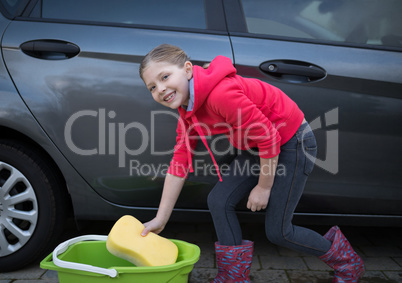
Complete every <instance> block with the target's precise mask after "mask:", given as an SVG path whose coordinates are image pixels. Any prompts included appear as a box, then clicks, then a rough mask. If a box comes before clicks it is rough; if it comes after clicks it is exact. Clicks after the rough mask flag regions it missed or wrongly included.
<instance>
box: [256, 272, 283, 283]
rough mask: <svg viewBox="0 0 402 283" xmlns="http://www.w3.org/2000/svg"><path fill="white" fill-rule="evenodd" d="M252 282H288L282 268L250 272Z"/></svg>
mask: <svg viewBox="0 0 402 283" xmlns="http://www.w3.org/2000/svg"><path fill="white" fill-rule="evenodd" d="M250 279H251V282H253V283H289V282H290V281H289V279H288V278H287V275H286V272H285V271H284V270H260V271H252V272H250Z"/></svg>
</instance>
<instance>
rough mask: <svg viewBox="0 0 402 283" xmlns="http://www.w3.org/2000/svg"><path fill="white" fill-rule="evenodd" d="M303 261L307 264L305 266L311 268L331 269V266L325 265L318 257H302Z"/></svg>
mask: <svg viewBox="0 0 402 283" xmlns="http://www.w3.org/2000/svg"><path fill="white" fill-rule="evenodd" d="M303 259H304V262H305V263H306V264H307V267H308V268H309V269H311V270H326V271H331V270H332V268H331V267H329V266H328V265H326V264H325V263H324V262H323V261H322V260H320V259H319V258H318V257H312V256H309V257H304V258H303Z"/></svg>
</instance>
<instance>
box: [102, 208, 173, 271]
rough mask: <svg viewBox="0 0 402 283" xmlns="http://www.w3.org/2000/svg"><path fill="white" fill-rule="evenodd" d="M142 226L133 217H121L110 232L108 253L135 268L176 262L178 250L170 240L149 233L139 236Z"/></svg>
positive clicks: (107, 242) (107, 244) (107, 245)
mask: <svg viewBox="0 0 402 283" xmlns="http://www.w3.org/2000/svg"><path fill="white" fill-rule="evenodd" d="M144 227H145V226H144V225H143V224H142V223H141V222H140V221H138V220H137V219H136V218H135V217H133V216H130V215H125V216H123V217H121V218H120V219H119V220H118V221H117V222H116V223H115V224H114V226H113V228H112V230H111V231H110V233H109V235H108V237H107V241H106V247H107V249H108V251H109V252H110V253H111V254H113V255H115V256H117V257H120V258H123V259H125V260H128V261H129V262H131V263H133V264H135V265H136V266H161V265H168V264H173V263H175V262H176V259H177V255H178V249H177V246H176V245H175V244H174V243H173V242H172V241H170V240H168V239H166V238H163V237H161V236H159V235H157V234H155V233H152V232H150V233H149V234H148V235H147V236H145V237H143V236H141V232H142V230H144Z"/></svg>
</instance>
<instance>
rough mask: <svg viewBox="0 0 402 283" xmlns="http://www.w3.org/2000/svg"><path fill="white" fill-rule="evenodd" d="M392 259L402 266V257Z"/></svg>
mask: <svg viewBox="0 0 402 283" xmlns="http://www.w3.org/2000/svg"><path fill="white" fill-rule="evenodd" d="M392 259H393V260H395V262H396V263H398V264H399V266H401V267H402V257H393V258H392Z"/></svg>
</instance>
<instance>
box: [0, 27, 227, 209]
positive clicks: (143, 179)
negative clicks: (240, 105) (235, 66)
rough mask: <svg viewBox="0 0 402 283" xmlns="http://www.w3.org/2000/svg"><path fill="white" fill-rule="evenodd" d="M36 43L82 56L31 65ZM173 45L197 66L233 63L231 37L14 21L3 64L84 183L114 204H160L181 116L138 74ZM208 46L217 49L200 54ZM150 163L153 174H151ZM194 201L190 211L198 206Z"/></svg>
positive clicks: (5, 43)
mask: <svg viewBox="0 0 402 283" xmlns="http://www.w3.org/2000/svg"><path fill="white" fill-rule="evenodd" d="M88 34H90V35H91V37H90V39H88V36H87V35H88ZM105 39H107V40H105ZM35 40H58V41H62V42H68V43H72V44H74V45H76V46H78V47H79V48H80V53H79V54H78V55H77V56H76V57H73V58H70V59H60V60H58V59H53V58H47V59H40V58H34V57H30V56H28V55H26V54H25V53H24V52H23V51H22V50H21V49H20V46H21V45H22V44H23V43H26V42H30V41H35ZM139 42H141V44H138V43H139ZM166 42H167V43H172V44H176V45H180V46H182V48H183V49H184V50H186V51H187V52H188V54H191V57H192V59H193V60H195V62H197V61H198V62H208V61H210V60H212V59H213V58H214V57H215V56H216V55H218V54H223V55H225V56H228V57H231V56H232V54H231V46H230V42H229V38H228V37H227V36H222V35H214V34H202V33H198V34H192V33H186V32H174V31H170V32H169V31H163V32H162V31H155V30H144V29H139V28H127V27H104V26H103V27H97V26H93V25H76V24H56V23H41V22H24V21H15V22H12V23H11V24H10V26H9V27H8V29H7V31H6V33H5V35H4V38H3V54H4V60H5V62H6V64H7V66H8V70H9V72H10V74H11V76H12V77H13V80H14V83H15V85H16V87H17V89H18V91H19V93H20V94H21V97H22V98H23V99H24V101H25V103H26V104H27V105H28V107H29V109H30V111H31V112H32V113H33V115H34V116H35V118H36V119H37V120H38V122H39V123H40V124H41V125H42V127H43V129H44V130H45V132H46V133H47V134H48V135H49V137H50V138H51V140H52V141H53V142H54V143H55V144H56V146H57V147H58V148H59V150H60V151H61V152H62V153H63V155H64V156H65V157H66V158H67V159H68V160H69V162H70V163H71V164H72V165H73V166H74V168H75V169H76V170H77V171H78V172H80V174H81V176H83V178H84V179H85V180H86V181H87V182H88V183H89V184H90V185H91V186H92V187H93V188H94V189H95V191H97V193H99V194H100V195H102V196H103V197H104V198H106V199H107V200H109V201H111V202H113V203H117V204H122V205H130V206H145V207H147V206H151V207H156V206H157V204H158V202H159V201H158V197H155V195H159V194H160V191H161V188H162V184H163V182H162V181H161V178H162V177H161V174H162V170H165V171H166V170H167V167H168V164H169V162H170V158H171V155H172V149H173V146H174V144H175V135H172V134H171V133H172V132H173V133H174V132H175V129H176V125H177V118H178V114H177V111H172V110H170V111H169V110H166V109H165V108H162V106H159V105H158V104H157V103H155V102H154V101H153V99H152V96H151V95H150V93H149V91H148V90H147V89H146V87H145V86H144V84H143V82H142V80H141V79H140V77H139V75H138V67H139V63H140V61H141V58H142V57H143V56H144V55H145V54H146V53H147V52H148V51H149V49H150V46H156V45H158V44H160V43H166ZM204 42H213V43H214V44H213V45H208V46H205V48H203V50H200V49H198V48H197V47H198V46H200V45H202V44H203V43H204ZM21 66H24V68H21ZM49 121H51V123H49ZM70 133H71V134H70ZM152 151H156V152H161V151H164V152H165V151H170V154H160V155H151V154H152ZM151 156H152V164H155V166H154V167H150V166H148V164H149V162H150V157H151ZM156 173H157V174H158V175H156ZM156 178H157V179H159V180H156V181H155V179H156ZM188 186H191V187H192V189H194V188H193V187H194V186H197V188H199V189H201V190H205V188H204V187H205V186H202V185H201V186H199V185H197V184H189V185H188ZM193 200H194V201H190V202H186V203H185V204H183V205H185V206H186V207H193V206H197V204H198V203H199V200H198V198H194V199H193ZM179 207H180V206H179ZM204 208H205V206H204Z"/></svg>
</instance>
